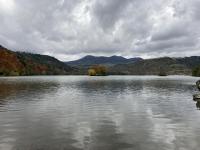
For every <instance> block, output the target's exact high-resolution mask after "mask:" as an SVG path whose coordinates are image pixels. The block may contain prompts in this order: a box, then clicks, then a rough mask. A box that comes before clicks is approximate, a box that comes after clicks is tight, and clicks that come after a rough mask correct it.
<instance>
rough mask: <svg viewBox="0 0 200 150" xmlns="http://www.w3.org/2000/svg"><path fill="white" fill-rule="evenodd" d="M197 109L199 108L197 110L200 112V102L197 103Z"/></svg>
mask: <svg viewBox="0 0 200 150" xmlns="http://www.w3.org/2000/svg"><path fill="white" fill-rule="evenodd" d="M196 107H197V109H199V110H200V102H197V103H196Z"/></svg>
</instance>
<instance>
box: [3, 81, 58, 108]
mask: <svg viewBox="0 0 200 150" xmlns="http://www.w3.org/2000/svg"><path fill="white" fill-rule="evenodd" d="M58 86H59V85H58V84H57V83H54V82H23V81H21V82H14V81H13V82H0V105H4V104H5V103H6V102H7V101H8V100H14V99H16V98H17V99H20V98H21V100H30V99H31V98H35V97H39V96H40V95H43V94H44V93H46V92H52V91H55V90H56V88H55V87H58ZM23 97H24V98H25V99H23ZM27 98H28V99H27Z"/></svg>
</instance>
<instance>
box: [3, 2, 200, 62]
mask: <svg viewBox="0 0 200 150" xmlns="http://www.w3.org/2000/svg"><path fill="white" fill-rule="evenodd" d="M0 20H1V22H0V44H1V45H3V46H5V47H7V48H9V49H12V50H18V51H28V52H33V53H40V54H48V55H51V56H54V57H56V58H58V59H60V60H65V61H68V60H73V59H77V58H80V57H82V56H85V55H88V54H90V55H105V56H111V55H121V56H125V57H135V56H140V57H143V58H153V57H161V56H173V57H174V56H175V57H179V56H191V55H200V1H199V0H0Z"/></svg>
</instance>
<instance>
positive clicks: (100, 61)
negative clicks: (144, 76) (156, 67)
mask: <svg viewBox="0 0 200 150" xmlns="http://www.w3.org/2000/svg"><path fill="white" fill-rule="evenodd" d="M140 60H142V59H141V58H131V59H126V58H124V57H121V56H111V57H104V56H99V57H96V56H91V55H88V56H85V57H83V58H81V59H78V60H75V61H70V62H66V64H68V65H70V66H76V67H85V68H87V67H89V66H92V65H105V66H113V65H116V64H127V63H133V62H136V61H140Z"/></svg>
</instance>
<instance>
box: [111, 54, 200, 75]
mask: <svg viewBox="0 0 200 150" xmlns="http://www.w3.org/2000/svg"><path fill="white" fill-rule="evenodd" d="M198 64H200V57H198V58H196V57H195V60H193V59H192V57H188V58H169V57H163V58H156V59H146V60H142V61H138V62H135V63H131V64H120V65H115V66H113V67H110V68H109V72H110V74H126V75H158V74H159V73H160V72H161V71H162V72H165V73H166V74H168V75H180V74H183V75H191V74H192V68H193V67H195V65H198Z"/></svg>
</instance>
